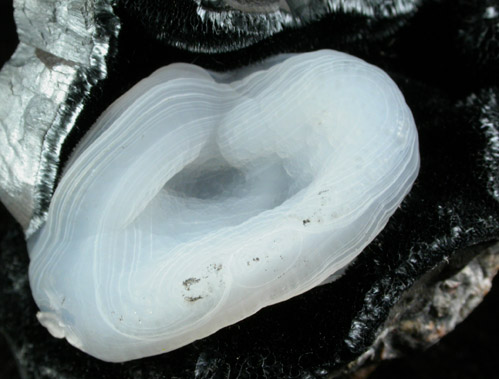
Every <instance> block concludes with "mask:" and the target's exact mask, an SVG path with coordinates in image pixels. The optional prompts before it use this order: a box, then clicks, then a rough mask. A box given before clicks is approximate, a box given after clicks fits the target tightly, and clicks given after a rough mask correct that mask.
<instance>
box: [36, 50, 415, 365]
mask: <svg viewBox="0 0 499 379" xmlns="http://www.w3.org/2000/svg"><path fill="white" fill-rule="evenodd" d="M418 168H419V154H418V140H417V132H416V128H415V125H414V120H413V117H412V115H411V112H410V110H409V108H408V107H407V105H406V103H405V101H404V98H403V96H402V94H401V93H400V91H399V89H398V88H397V86H396V85H395V83H394V82H393V81H392V80H391V79H390V78H389V77H388V75H387V74H385V73H384V72H383V71H382V70H380V69H378V68H376V67H374V66H372V65H369V64H367V63H365V62H364V61H362V60H360V59H358V58H355V57H352V56H349V55H347V54H343V53H339V52H335V51H330V50H322V51H317V52H313V53H306V54H298V55H281V56H278V57H274V58H272V59H270V60H268V61H266V62H263V63H261V64H258V65H255V66H252V67H248V68H244V69H241V70H239V71H235V72H231V73H226V74H220V73H213V72H209V71H206V70H204V69H202V68H200V67H197V66H194V65H189V64H173V65H170V66H167V67H164V68H161V69H159V70H158V71H156V72H155V73H153V74H152V75H151V76H150V77H148V78H146V79H144V80H143V81H141V82H140V83H138V84H137V85H136V86H135V87H133V88H132V89H131V90H130V91H128V92H127V93H126V94H124V95H123V96H122V97H121V98H119V99H118V100H117V101H116V102H115V103H114V104H112V105H111V106H110V107H109V108H108V109H107V110H106V112H105V113H104V114H103V115H102V116H101V118H100V119H99V120H98V121H97V123H96V124H95V125H94V127H93V129H92V131H91V132H90V133H89V135H88V137H87V138H86V139H85V140H84V141H83V142H82V143H81V144H80V146H79V148H78V149H77V151H76V152H75V155H74V157H73V159H72V160H71V162H70V165H69V167H68V168H67V169H66V172H65V173H64V175H63V178H62V180H61V182H60V184H59V186H58V188H57V190H56V192H55V194H54V197H53V200H52V203H51V206H50V210H49V217H48V220H47V222H46V224H45V225H44V226H43V228H42V229H41V230H40V231H39V232H37V233H36V234H35V235H34V236H33V237H32V238H30V240H29V241H28V245H29V252H30V258H31V265H30V270H29V274H30V283H31V288H32V292H33V296H34V298H35V300H36V303H37V304H38V306H39V308H40V312H39V314H38V319H39V320H40V322H41V323H42V324H43V325H44V326H46V327H47V328H48V330H49V331H50V332H51V333H52V334H53V335H54V336H55V337H60V338H63V337H64V338H66V339H67V340H68V341H69V342H70V343H71V344H73V345H74V346H76V347H78V348H79V349H81V350H83V351H85V352H87V353H88V354H91V355H93V356H95V357H97V358H100V359H102V360H106V361H113V362H119V361H126V360H131V359H136V358H141V357H145V356H150V355H155V354H160V353H163V352H166V351H170V350H173V349H176V348H178V347H181V346H183V345H186V344H188V343H190V342H192V341H194V340H196V339H200V338H203V337H205V336H208V335H210V334H212V333H214V332H216V331H217V330H219V329H220V328H223V327H224V326H227V325H230V324H233V323H235V322H237V321H239V320H241V319H244V318H246V317H248V316H250V315H252V314H254V313H255V312H257V311H258V310H259V309H261V308H262V307H265V306H268V305H271V304H274V303H277V302H280V301H284V300H286V299H289V298H291V297H293V296H296V295H298V294H301V293H303V292H305V291H307V290H309V289H311V288H312V287H314V286H317V285H319V284H320V283H322V282H324V281H325V280H327V278H328V277H330V276H331V275H333V274H334V273H336V272H338V270H341V269H342V268H344V267H345V266H346V265H347V264H348V263H349V262H351V261H352V260H353V259H354V258H355V257H356V256H357V255H358V254H359V253H360V252H361V251H362V249H363V248H364V247H365V246H366V245H367V244H368V243H369V242H370V241H372V240H373V238H374V237H375V236H376V235H377V234H378V233H379V232H380V231H381V230H382V229H383V227H384V226H385V224H386V223H387V221H388V219H389V217H390V216H391V215H392V214H393V212H394V211H395V210H396V209H397V207H398V206H399V204H400V203H401V201H402V199H403V198H404V196H405V195H406V194H407V193H408V192H409V190H410V188H411V186H412V183H413V182H414V180H415V178H416V176H417V172H418ZM332 322H334V321H332Z"/></svg>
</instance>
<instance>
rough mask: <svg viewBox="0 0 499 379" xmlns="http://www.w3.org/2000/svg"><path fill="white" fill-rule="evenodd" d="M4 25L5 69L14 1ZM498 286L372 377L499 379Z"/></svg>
mask: <svg viewBox="0 0 499 379" xmlns="http://www.w3.org/2000/svg"><path fill="white" fill-rule="evenodd" d="M0 21H1V22H0V41H1V44H0V65H3V64H4V62H5V61H6V60H7V59H8V58H9V57H10V55H11V54H12V53H13V51H14V50H15V47H16V45H17V42H18V41H17V36H16V32H15V24H14V21H13V10H12V4H11V0H0ZM0 222H1V223H5V222H12V220H11V219H10V217H6V216H5V210H4V209H3V207H2V212H0ZM494 283H495V287H494V288H493V289H492V291H491V293H490V294H489V295H488V296H487V297H486V299H485V301H484V302H483V303H482V304H481V305H480V306H479V307H478V308H477V309H476V311H475V312H473V313H472V314H471V315H470V316H469V317H468V318H467V319H466V320H465V321H464V322H463V323H462V324H460V325H458V326H457V328H456V330H455V331H454V332H452V333H451V334H450V335H448V336H446V337H444V338H443V339H442V340H441V341H440V342H439V343H438V344H436V345H434V346H433V347H432V348H430V349H428V350H427V351H425V352H417V353H414V354H412V355H411V356H409V357H406V358H402V359H397V360H393V361H389V362H383V363H382V364H381V365H380V366H379V367H378V368H377V370H376V371H375V372H373V373H372V374H371V375H370V376H369V377H370V378H392V377H393V378H399V377H404V378H493V377H496V378H499V370H498V367H497V366H498V365H497V364H496V361H497V358H498V353H499V348H498V347H497V339H498V337H499V326H498V315H499V312H498V310H499V288H498V287H499V280H498V279H496V280H495V281H494ZM0 306H2V305H1V304H0ZM33 317H34V315H33ZM367 371H368V370H367ZM367 371H365V373H366V374H367ZM16 377H18V374H17V369H16V364H15V361H14V358H13V357H12V355H11V353H10V351H9V348H8V344H7V341H6V340H5V339H4V337H3V336H1V335H0V378H16Z"/></svg>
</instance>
